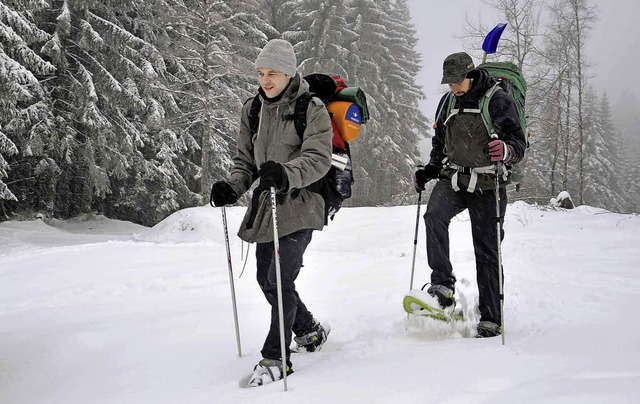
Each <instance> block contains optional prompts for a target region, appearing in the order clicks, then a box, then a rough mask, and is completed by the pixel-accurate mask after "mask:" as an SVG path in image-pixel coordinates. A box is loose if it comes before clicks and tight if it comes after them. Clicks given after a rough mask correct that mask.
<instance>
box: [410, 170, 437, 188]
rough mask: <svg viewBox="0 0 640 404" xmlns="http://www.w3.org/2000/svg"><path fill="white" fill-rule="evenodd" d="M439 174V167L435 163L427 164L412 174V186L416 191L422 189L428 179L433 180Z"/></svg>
mask: <svg viewBox="0 0 640 404" xmlns="http://www.w3.org/2000/svg"><path fill="white" fill-rule="evenodd" d="M439 176H440V167H438V166H436V165H435V164H427V165H426V166H424V167H422V168H419V169H418V170H416V172H415V174H413V187H414V188H415V189H416V192H420V191H424V189H425V187H424V186H425V185H426V184H427V182H429V181H430V180H435V179H436V178H438V177H439Z"/></svg>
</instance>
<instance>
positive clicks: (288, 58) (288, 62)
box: [256, 39, 297, 76]
mask: <svg viewBox="0 0 640 404" xmlns="http://www.w3.org/2000/svg"><path fill="white" fill-rule="evenodd" d="M296 67H297V63H296V53H295V51H294V50H293V45H291V44H290V43H289V42H288V41H285V40H284V39H272V40H270V41H269V42H267V44H266V45H265V46H264V48H263V49H262V50H261V51H260V54H259V55H258V58H257V59H256V69H273V70H277V71H279V72H282V73H284V74H286V75H287V76H295V75H296V71H297V70H296Z"/></svg>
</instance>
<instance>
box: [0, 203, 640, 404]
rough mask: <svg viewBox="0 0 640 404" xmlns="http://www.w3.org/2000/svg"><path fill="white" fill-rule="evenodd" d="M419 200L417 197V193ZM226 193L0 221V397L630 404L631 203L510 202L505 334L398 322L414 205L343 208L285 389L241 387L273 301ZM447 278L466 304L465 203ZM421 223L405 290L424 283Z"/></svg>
mask: <svg viewBox="0 0 640 404" xmlns="http://www.w3.org/2000/svg"><path fill="white" fill-rule="evenodd" d="M422 212H424V207H423V208H422ZM243 213H244V208H239V207H238V208H235V207H234V208H228V209H227V214H228V218H229V231H230V233H231V235H232V237H231V248H232V258H233V265H234V275H235V276H234V283H235V291H236V296H237V305H238V314H239V323H240V336H241V343H242V356H241V357H239V356H238V352H237V346H236V337H235V327H234V321H233V310H232V303H231V292H230V285H229V271H228V267H227V260H226V251H225V246H224V237H223V234H224V233H223V229H222V219H221V210H220V209H218V208H211V207H209V206H206V207H200V208H192V209H186V210H182V211H179V212H176V213H175V214H173V215H172V216H170V217H168V218H167V219H166V220H164V221H163V222H161V223H159V224H158V225H157V226H155V227H153V228H145V227H142V226H137V225H134V224H131V223H127V222H119V221H114V220H107V219H105V218H102V217H85V218H83V219H82V220H72V221H64V222H61V221H47V223H43V222H42V221H30V222H4V223H0V403H3V404H4V403H7V404H16V403H20V404H21V403H65V404H66V403H83V404H84V403H154V404H155V403H253V402H255V403H485V402H486V403H494V402H498V403H602V402H610V403H613V402H615V403H617V404H620V403H637V402H639V401H640V350H639V348H638V346H639V343H640V324H639V321H638V314H637V313H638V307H640V253H639V251H640V248H639V247H638V246H639V245H640V217H638V216H630V215H618V214H612V213H609V212H606V211H603V210H600V209H596V208H591V207H587V206H583V207H579V208H577V209H575V210H572V211H554V210H547V209H543V208H540V207H533V206H529V205H526V204H524V203H515V204H511V205H509V207H508V210H507V218H506V232H507V235H506V240H505V242H504V243H503V256H504V265H505V294H506V297H505V329H506V334H505V337H506V345H504V346H503V345H502V344H501V339H500V338H491V339H475V338H465V336H468V335H469V334H470V331H469V330H472V329H473V328H474V327H475V323H473V322H471V321H470V322H469V323H466V324H455V325H453V324H452V325H447V324H444V323H438V324H436V323H434V322H429V321H427V320H408V319H407V316H406V315H405V313H404V311H403V310H402V303H401V302H402V297H403V295H404V294H405V293H406V292H407V290H408V289H409V283H410V272H411V257H412V252H413V237H414V226H415V218H416V206H406V207H394V208H350V209H349V208H346V209H343V210H342V211H341V212H340V213H339V214H338V216H337V217H336V220H335V221H334V222H332V223H331V224H330V226H329V227H327V228H325V230H324V231H322V232H316V233H315V234H314V240H313V241H312V243H311V245H310V247H309V249H308V251H307V254H306V256H305V267H304V268H303V270H302V272H301V275H300V277H299V278H298V288H299V291H300V293H301V296H302V297H303V298H304V300H305V302H306V303H307V305H308V307H309V308H310V309H311V311H312V312H313V313H314V315H315V316H316V317H317V318H319V319H321V320H323V321H326V322H328V323H330V324H331V327H332V333H331V335H330V338H329V341H328V342H327V344H326V345H325V347H324V349H323V351H321V352H319V353H314V354H306V353H305V354H302V353H300V354H294V356H293V358H292V360H293V365H294V370H295V373H294V374H292V375H291V376H289V378H288V379H287V380H288V391H287V392H284V391H283V383H282V382H278V383H274V384H271V385H267V386H264V387H260V388H255V389H245V388H240V385H239V383H240V381H241V380H242V379H245V378H246V376H248V374H250V373H251V370H252V369H253V366H254V365H255V364H256V363H257V362H258V360H259V359H260V353H259V352H260V348H261V346H262V342H263V339H264V336H265V335H266V331H267V326H268V321H269V318H268V316H269V307H268V305H267V303H266V301H265V300H264V298H263V296H262V294H261V292H260V290H259V289H258V287H257V285H256V282H255V279H254V278H255V259H254V252H255V248H254V246H251V249H250V251H249V254H248V259H247V264H246V269H245V271H244V274H243V275H242V276H241V277H238V276H239V274H240V272H241V270H242V266H243V264H244V262H243V261H241V257H242V254H243V253H244V254H246V252H247V250H246V248H247V246H246V245H244V249H243V248H242V246H241V243H240V241H239V239H238V238H237V237H235V233H236V230H237V228H238V225H239V222H240V220H241V217H242V214H243ZM451 232H452V236H451V239H452V247H451V256H452V259H453V262H454V267H455V270H456V274H457V276H458V279H459V282H458V284H459V285H458V290H459V292H460V293H462V294H463V295H464V296H465V297H466V298H467V300H469V301H471V302H473V301H474V300H477V291H476V283H475V275H474V272H475V269H474V258H473V252H472V245H471V236H470V227H469V221H468V216H466V214H462V215H460V216H459V217H457V218H456V219H455V220H454V222H453V223H452V227H451ZM424 240H425V236H424V224H423V223H422V222H421V224H420V235H419V242H418V247H419V248H418V254H417V262H416V272H415V280H414V287H421V286H422V285H423V284H424V283H426V282H427V281H428V274H429V272H428V271H427V268H426V258H425V257H426V253H425V248H424Z"/></svg>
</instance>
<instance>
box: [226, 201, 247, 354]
mask: <svg viewBox="0 0 640 404" xmlns="http://www.w3.org/2000/svg"><path fill="white" fill-rule="evenodd" d="M222 226H223V227H224V244H225V246H226V247H227V264H228V266H229V284H230V285H231V302H232V303H233V319H234V322H235V325H236V345H237V346H238V356H240V357H242V348H241V347H240V327H239V325H238V308H237V307H236V290H235V287H234V286H233V267H232V265H231V249H230V248H229V230H228V227H227V211H226V209H225V207H224V206H223V207H222Z"/></svg>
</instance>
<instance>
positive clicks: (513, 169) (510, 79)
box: [443, 62, 530, 191]
mask: <svg viewBox="0 0 640 404" xmlns="http://www.w3.org/2000/svg"><path fill="white" fill-rule="evenodd" d="M477 68H479V69H485V70H486V71H487V72H488V73H489V76H492V77H495V78H496V79H498V82H497V83H496V85H494V86H493V87H491V88H490V89H489V90H488V91H487V93H486V94H485V96H484V97H482V99H481V100H480V105H479V107H480V109H481V110H482V120H483V121H484V124H485V126H486V127H487V130H488V131H489V133H494V127H493V122H492V121H491V117H490V116H489V100H490V99H491V96H493V94H494V93H495V92H496V91H498V89H499V88H500V89H502V90H504V91H506V92H507V94H509V95H510V96H511V98H513V100H514V101H515V104H516V109H517V110H518V116H519V117H520V126H521V127H522V131H523V132H524V133H525V136H526V141H527V147H526V149H525V155H524V158H523V159H522V160H520V162H519V163H518V164H511V165H510V167H509V172H510V173H511V175H510V178H511V182H513V183H514V184H516V191H519V190H520V182H521V181H522V180H523V179H524V168H525V167H524V165H525V162H526V160H527V157H528V155H529V136H530V134H529V133H528V132H527V117H526V115H525V111H524V105H525V98H526V95H527V82H526V81H525V79H524V76H523V75H522V71H521V70H520V68H519V67H518V66H516V65H515V64H513V63H511V62H487V63H483V64H481V65H479V66H477ZM449 94H451V93H449ZM448 98H449V100H448V103H447V101H446V100H445V103H446V104H448V105H447V107H446V111H443V112H444V113H445V115H444V116H449V113H450V112H451V109H452V108H453V104H454V103H455V98H454V97H451V96H449V95H448Z"/></svg>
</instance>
